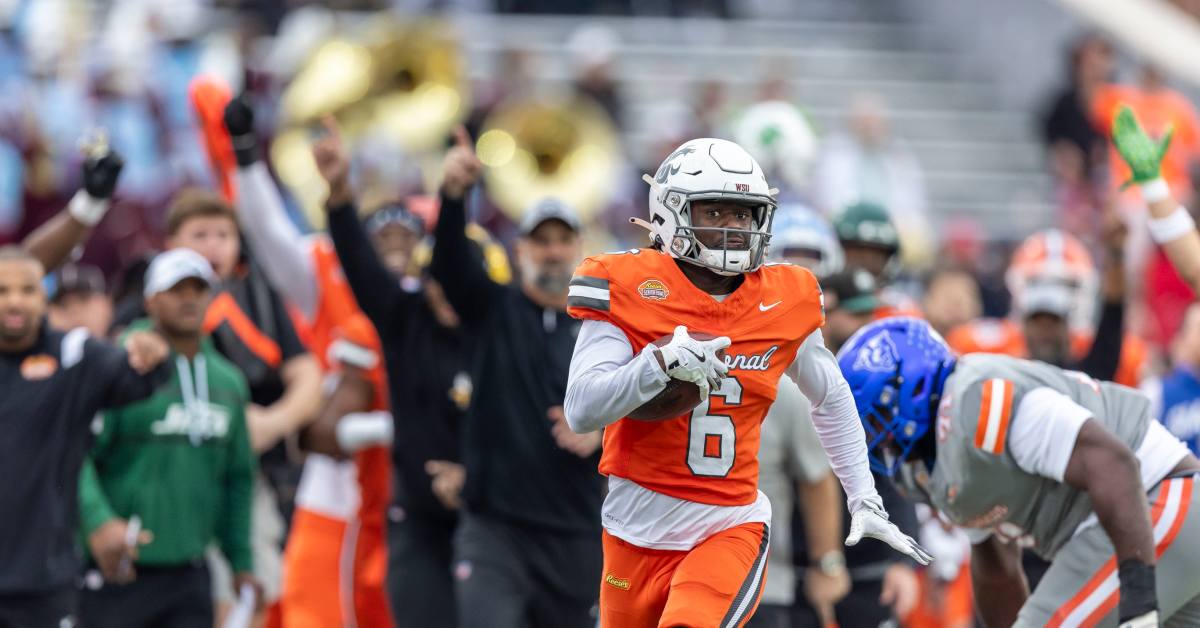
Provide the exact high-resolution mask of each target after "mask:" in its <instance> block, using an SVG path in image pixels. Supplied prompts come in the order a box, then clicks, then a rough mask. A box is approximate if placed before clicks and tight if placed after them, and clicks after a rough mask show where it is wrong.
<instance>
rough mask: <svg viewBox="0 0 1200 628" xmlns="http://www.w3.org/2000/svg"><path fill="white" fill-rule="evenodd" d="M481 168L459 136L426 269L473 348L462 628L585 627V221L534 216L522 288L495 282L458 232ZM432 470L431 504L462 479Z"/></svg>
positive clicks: (594, 514)
mask: <svg viewBox="0 0 1200 628" xmlns="http://www.w3.org/2000/svg"><path fill="white" fill-rule="evenodd" d="M480 168H481V166H480V164H479V162H478V160H477V159H476V158H475V155H474V152H473V151H472V149H471V145H470V140H469V139H468V138H467V136H466V133H465V132H464V131H462V130H461V129H460V130H459V133H458V137H457V140H456V146H455V147H454V148H453V149H451V151H450V153H448V154H447V156H446V160H445V168H444V170H445V179H444V181H443V183H442V190H441V197H442V201H441V214H440V217H439V218H438V223H437V230H436V232H435V235H436V238H437V241H436V246H435V247H434V253H433V262H432V266H431V269H432V272H433V277H434V278H435V279H436V280H437V281H438V283H439V284H441V285H442V287H443V288H444V289H445V291H446V297H447V298H448V300H449V301H450V304H451V305H452V306H453V307H454V310H455V311H456V312H458V314H459V316H460V317H461V318H462V324H463V326H464V328H466V329H468V330H469V333H471V334H476V338H477V340H476V346H475V347H474V350H473V352H472V357H473V360H472V364H473V369H472V372H471V380H472V382H473V384H474V390H475V392H474V395H473V399H472V402H471V404H472V405H471V408H470V410H468V412H467V421H466V425H465V428H464V431H465V434H464V450H463V460H464V465H463V467H465V482H466V484H465V486H462V496H463V500H464V503H465V512H464V513H463V515H462V520H461V522H460V525H459V528H458V531H457V532H456V539H455V567H454V574H455V578H456V579H457V593H458V608H459V621H460V622H461V624H462V625H463V626H464V627H465V628H476V627H485V626H486V627H488V628H509V627H516V626H530V625H532V626H535V627H538V626H543V627H547V628H549V627H555V628H558V627H561V628H571V627H573V626H579V627H586V626H592V625H594V624H595V621H596V620H595V619H594V617H593V615H592V610H593V608H594V607H595V605H596V596H597V592H598V590H599V587H600V571H601V566H602V560H601V550H600V503H601V500H602V495H603V486H604V481H603V478H602V477H601V476H600V475H599V474H597V473H596V465H597V463H598V459H599V456H598V455H597V454H598V452H599V448H600V434H599V433H598V432H593V433H589V434H575V433H574V432H572V431H571V429H570V427H569V426H568V425H567V423H566V418H565V416H564V415H563V410H562V403H563V398H564V395H565V393H566V386H567V372H568V369H569V366H570V362H571V354H572V352H573V351H574V347H575V336H576V334H577V333H578V331H579V322H578V321H576V320H574V319H572V318H570V317H569V316H568V315H567V313H566V298H567V287H568V283H569V282H570V280H571V274H572V271H573V270H574V268H575V266H576V264H578V262H579V261H580V258H581V257H582V251H581V244H580V233H579V229H580V222H579V218H578V216H577V215H576V214H575V213H574V211H573V210H572V209H570V208H569V207H566V206H565V205H563V204H562V203H559V202H556V201H553V200H545V201H541V202H539V203H538V204H536V205H534V207H532V208H531V209H530V211H528V212H527V213H526V214H525V217H524V218H523V219H522V222H521V225H520V228H521V238H520V240H519V241H518V243H517V261H518V267H519V268H520V270H521V272H520V282H519V284H514V285H509V286H505V285H501V284H498V283H496V282H495V281H493V280H492V279H491V278H489V277H488V275H487V273H486V272H485V270H484V269H483V267H482V266H481V265H480V264H479V263H478V260H477V259H473V257H474V256H473V254H472V251H471V247H470V244H469V243H470V240H469V239H468V238H467V236H466V234H465V232H464V229H465V227H466V211H465V207H464V199H465V197H466V194H467V192H468V191H470V189H471V187H472V186H473V185H474V183H475V181H476V179H477V178H478V176H479V170H480ZM432 470H433V471H434V472H435V477H434V489H435V491H437V490H438V486H439V484H440V483H441V484H449V485H450V486H449V487H448V488H450V489H453V488H455V485H456V484H459V483H460V482H461V481H462V477H463V468H462V467H455V466H450V465H437V466H436V467H434V468H433V469H432ZM443 478H448V481H447V482H443V481H442V480H443ZM453 493H457V491H454V492H453ZM453 493H452V494H453ZM454 496H455V497H456V498H457V495H454Z"/></svg>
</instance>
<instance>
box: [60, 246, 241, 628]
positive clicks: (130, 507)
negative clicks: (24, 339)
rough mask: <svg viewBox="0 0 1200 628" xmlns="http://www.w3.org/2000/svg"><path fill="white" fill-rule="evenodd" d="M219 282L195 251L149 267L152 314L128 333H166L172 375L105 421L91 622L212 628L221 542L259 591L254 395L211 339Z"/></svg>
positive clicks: (89, 467)
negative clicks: (207, 321)
mask: <svg viewBox="0 0 1200 628" xmlns="http://www.w3.org/2000/svg"><path fill="white" fill-rule="evenodd" d="M215 281H216V277H215V275H214V273H213V270H212V267H211V266H210V265H209V263H208V261H207V260H205V259H204V257H202V256H201V255H200V254H199V253H196V252H195V251H192V250H190V249H174V250H171V251H167V252H166V253H162V254H160V255H159V256H158V257H156V258H155V259H154V261H153V262H151V264H150V268H149V269H148V270H147V271H146V283H145V291H144V296H145V299H146V311H147V313H148V314H149V318H148V319H144V320H141V321H136V322H134V323H133V324H132V325H130V327H129V330H130V331H129V332H128V333H135V332H136V331H137V330H140V329H154V330H155V331H157V332H158V333H159V334H160V335H162V336H163V337H164V338H165V339H166V340H167V344H168V345H170V348H171V356H170V357H169V358H168V359H169V360H170V361H172V362H173V364H174V367H175V368H174V373H173V374H172V377H171V379H170V381H168V382H167V383H165V384H163V385H162V386H160V387H159V388H158V389H157V390H156V391H155V392H154V394H153V395H151V396H150V397H149V398H147V399H145V400H143V401H140V402H137V403H134V404H131V405H128V406H124V407H122V408H119V409H116V410H112V411H109V412H106V413H105V414H104V416H103V420H102V422H100V423H99V424H98V425H97V428H98V429H97V435H96V441H95V444H94V446H93V447H92V450H91V454H90V456H89V458H88V459H87V460H85V461H84V465H83V472H82V474H81V475H80V480H79V481H80V490H79V496H80V497H79V507H80V521H81V526H82V532H83V536H84V538H85V539H86V540H87V550H88V554H89V556H88V558H89V566H91V567H95V568H96V569H93V570H92V571H90V572H89V573H88V577H87V578H85V590H84V593H83V599H82V605H81V614H82V616H83V617H85V618H86V619H87V622H88V625H89V626H96V627H100V628H102V627H104V626H122V627H137V626H150V625H171V626H181V627H184V628H187V627H191V626H196V627H197V628H201V627H202V628H209V627H211V626H212V625H213V604H212V593H211V590H210V579H209V574H208V568H207V566H206V563H205V560H204V552H205V548H206V547H207V546H208V544H209V543H210V542H211V541H212V540H213V539H215V540H216V541H217V543H218V545H219V546H220V548H221V551H222V552H223V553H224V555H225V557H226V558H227V559H228V560H229V562H230V564H232V565H233V569H234V572H235V583H234V584H235V587H236V588H238V589H240V588H241V587H242V586H243V585H247V584H248V585H250V586H252V587H254V588H256V589H257V587H258V584H257V583H256V582H255V580H254V578H253V576H252V575H251V573H252V571H253V557H252V552H251V549H250V522H251V496H252V494H253V485H254V473H255V456H254V453H253V452H252V451H251V449H250V439H249V436H248V435H247V432H246V421H245V415H244V412H245V407H246V404H247V403H248V402H249V390H248V388H247V385H246V380H245V378H244V377H243V376H242V374H241V372H240V371H238V370H237V368H236V367H234V365H233V364H232V363H230V362H229V361H228V360H226V359H225V358H223V357H221V355H220V353H218V352H217V351H216V349H215V348H214V347H213V345H212V343H211V342H210V341H209V340H208V338H207V337H206V336H205V335H204V334H203V332H202V329H203V322H204V315H205V311H206V309H207V307H208V302H209V298H210V293H211V289H212V286H213V284H214V282H215ZM139 530H140V534H139Z"/></svg>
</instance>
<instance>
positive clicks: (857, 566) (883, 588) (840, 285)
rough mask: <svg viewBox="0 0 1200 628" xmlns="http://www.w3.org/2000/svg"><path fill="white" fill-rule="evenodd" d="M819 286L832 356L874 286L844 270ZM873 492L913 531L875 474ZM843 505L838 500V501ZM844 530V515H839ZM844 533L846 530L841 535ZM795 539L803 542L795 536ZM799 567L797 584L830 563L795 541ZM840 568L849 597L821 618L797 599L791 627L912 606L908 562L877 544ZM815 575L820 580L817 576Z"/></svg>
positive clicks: (868, 308) (872, 304)
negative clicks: (844, 572)
mask: <svg viewBox="0 0 1200 628" xmlns="http://www.w3.org/2000/svg"><path fill="white" fill-rule="evenodd" d="M821 287H822V289H823V290H824V294H825V327H823V328H822V331H823V333H824V335H825V344H826V345H828V347H829V350H830V351H833V352H834V353H837V351H838V350H839V349H841V347H842V344H843V343H845V341H846V340H848V339H849V338H850V336H852V335H854V332H856V331H858V330H859V329H860V328H862V327H863V326H864V325H866V324H867V323H869V322H871V321H872V320H873V319H874V317H875V312H876V311H877V310H878V309H879V307H880V302H879V299H878V297H877V284H876V282H875V277H874V275H872V274H871V273H870V272H868V271H866V270H863V269H861V268H855V267H852V266H848V267H847V268H846V269H844V270H843V271H842V272H840V273H837V274H834V275H833V276H831V277H828V278H826V279H825V280H824V281H823V282H822V283H821ZM872 475H874V476H875V488H876V489H878V491H879V496H880V497H882V498H883V505H884V507H885V508H886V509H887V511H888V513H889V514H890V515H891V518H892V521H893V522H894V523H895V524H896V525H897V526H899V527H900V529H901V531H903V532H904V533H905V534H909V535H913V534H916V533H917V531H918V528H917V521H916V515H915V512H914V510H913V505H912V504H911V503H909V502H908V501H906V500H905V499H903V498H902V497H900V495H899V494H898V493H897V492H896V489H895V487H894V486H893V485H892V483H891V482H889V481H888V480H887V478H884V477H882V476H880V475H878V474H874V473H873V474H872ZM843 501H844V500H843ZM843 521H844V522H845V524H846V525H847V526H848V525H849V521H850V517H848V516H846V513H845V512H843ZM845 532H848V528H847V529H845V530H843V533H845ZM796 538H797V539H800V538H807V537H806V536H799V535H798V536H797V537H796ZM797 546H798V550H799V553H798V555H799V557H800V561H801V564H807V565H809V566H810V567H811V568H810V569H809V570H808V571H807V572H805V578H806V580H805V581H804V582H803V586H804V587H805V588H806V589H807V587H809V586H810V583H809V582H808V581H807V577H808V574H813V575H817V574H821V575H825V576H828V575H829V574H830V573H831V570H833V569H834V562H835V561H832V560H830V559H828V558H827V557H826V556H821V555H817V554H816V552H815V551H814V550H815V549H816V548H807V547H804V545H803V544H800V543H797ZM844 560H845V566H846V568H847V569H848V570H849V575H850V581H851V587H850V593H849V594H848V595H846V597H844V598H842V599H841V601H839V602H838V603H837V604H835V605H834V607H833V616H832V617H829V616H824V615H822V614H821V612H820V609H818V608H817V607H816V606H815V605H813V603H812V602H811V601H809V598H808V597H807V596H805V597H804V598H803V599H801V597H799V596H798V597H797V600H796V606H795V614H794V615H793V623H792V625H793V626H797V627H803V628H810V627H811V628H823V627H824V626H828V625H829V624H830V622H831V621H836V623H837V624H838V625H841V626H878V625H883V624H885V622H888V621H895V620H896V618H900V617H904V616H905V615H907V614H908V613H909V612H910V611H912V609H913V608H914V607H915V606H916V603H917V595H918V586H917V576H916V572H915V571H914V570H913V565H912V563H911V561H909V559H907V558H905V557H903V556H900V555H898V554H896V553H895V552H892V551H890V550H889V548H888V547H887V545H884V544H881V543H860V544H858V545H855V546H854V547H849V548H846V552H845V559H844ZM818 577H820V576H818Z"/></svg>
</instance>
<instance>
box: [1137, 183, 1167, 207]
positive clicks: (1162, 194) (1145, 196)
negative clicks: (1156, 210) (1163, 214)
mask: <svg viewBox="0 0 1200 628" xmlns="http://www.w3.org/2000/svg"><path fill="white" fill-rule="evenodd" d="M1141 188H1142V200H1144V201H1146V202H1147V203H1157V202H1158V201H1165V200H1167V199H1168V198H1171V188H1170V187H1169V186H1167V182H1166V181H1165V180H1163V179H1161V178H1158V179H1155V180H1153V181H1148V182H1146V183H1143V184H1142V186H1141Z"/></svg>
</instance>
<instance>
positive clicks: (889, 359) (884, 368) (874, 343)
mask: <svg viewBox="0 0 1200 628" xmlns="http://www.w3.org/2000/svg"><path fill="white" fill-rule="evenodd" d="M854 368H856V369H863V370H865V371H871V372H872V373H891V372H893V371H895V370H896V343H894V342H892V336H891V335H890V334H888V333H887V332H886V331H885V332H883V333H880V334H879V335H878V336H875V337H874V338H872V339H870V340H868V341H867V344H865V345H863V346H862V348H860V349H859V350H858V357H856V358H855V359H854Z"/></svg>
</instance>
